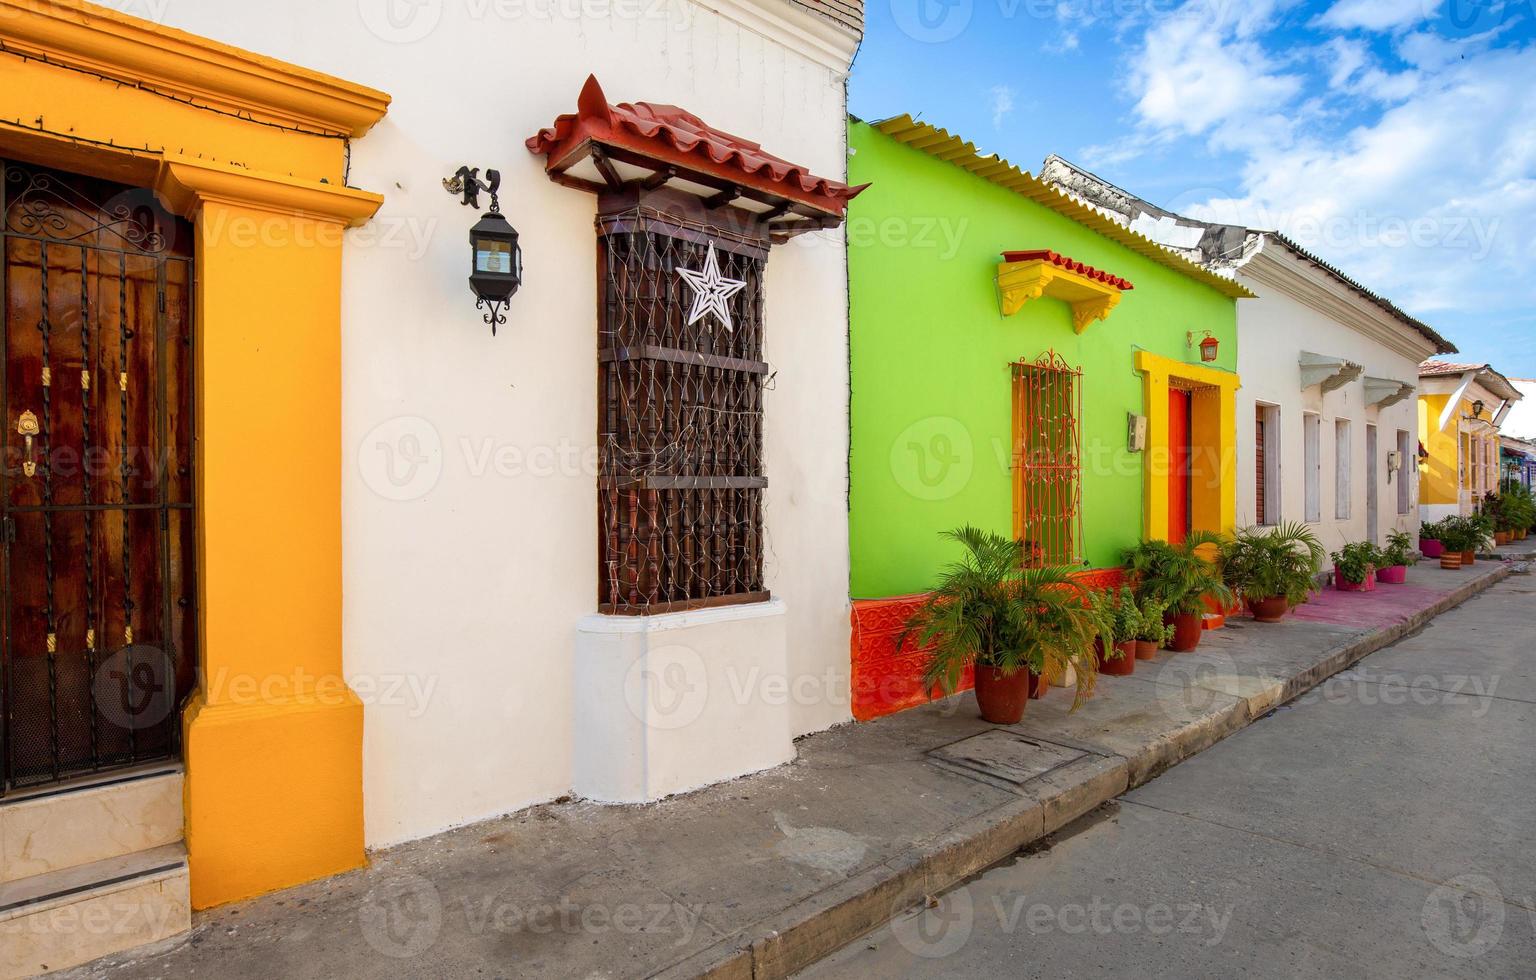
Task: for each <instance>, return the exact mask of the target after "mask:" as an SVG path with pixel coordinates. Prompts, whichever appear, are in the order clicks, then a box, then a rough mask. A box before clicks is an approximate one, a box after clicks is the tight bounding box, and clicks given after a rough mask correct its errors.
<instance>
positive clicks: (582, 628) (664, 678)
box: [572, 599, 795, 803]
mask: <svg viewBox="0 0 1536 980" xmlns="http://www.w3.org/2000/svg"><path fill="white" fill-rule="evenodd" d="M784 621H785V606H784V603H783V602H782V601H781V600H778V599H774V600H770V601H768V602H761V603H752V604H750V605H742V606H720V607H717V608H713V609H700V610H695V611H692V612H679V613H665V614H662V615H659V616H602V615H594V616H586V617H584V618H582V619H581V620H580V621H579V622H578V623H577V624H576V659H575V678H574V679H575V710H574V715H575V723H574V727H575V731H574V732H573V741H574V752H573V758H572V788H573V789H574V790H575V792H576V794H577V795H578V796H582V797H585V798H586V799H589V800H594V801H597V802H600V803H648V802H652V801H654V800H659V799H662V798H663V797H667V796H671V795H673V794H676V793H683V792H687V791H688V790H693V789H698V788H700V787H703V786H708V785H710V784H711V783H717V782H720V781H722V780H726V779H733V778H735V777H737V776H743V775H746V774H747V773H753V772H760V771H762V770H764V769H771V768H773V767H774V766H778V765H783V764H784V763H786V762H790V761H792V760H793V759H794V757H795V747H794V741H793V739H792V738H791V737H790V708H791V705H792V701H791V696H792V695H791V690H790V687H791V686H790V685H789V683H788V681H789V678H788V643H787V640H786V638H785V637H786V634H785V628H784Z"/></svg>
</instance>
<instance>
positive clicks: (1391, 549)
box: [1376, 531, 1418, 585]
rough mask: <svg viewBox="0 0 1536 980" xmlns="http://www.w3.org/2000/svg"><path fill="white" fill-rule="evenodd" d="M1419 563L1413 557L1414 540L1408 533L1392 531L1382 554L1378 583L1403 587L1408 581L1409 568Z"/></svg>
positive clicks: (1377, 571) (1378, 570)
mask: <svg viewBox="0 0 1536 980" xmlns="http://www.w3.org/2000/svg"><path fill="white" fill-rule="evenodd" d="M1416 561H1418V559H1417V558H1415V557H1414V555H1413V539H1412V538H1410V537H1409V536H1408V532H1407V531H1392V532H1391V533H1389V534H1388V535H1387V546H1386V547H1385V548H1384V549H1382V552H1381V567H1380V568H1378V569H1377V570H1376V581H1378V582H1380V583H1381V584H1382V585H1402V584H1404V583H1405V582H1407V581H1408V566H1409V565H1412V564H1414V563H1415V562H1416Z"/></svg>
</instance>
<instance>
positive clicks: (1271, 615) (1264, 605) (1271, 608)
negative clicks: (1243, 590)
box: [1248, 595, 1291, 623]
mask: <svg viewBox="0 0 1536 980" xmlns="http://www.w3.org/2000/svg"><path fill="white" fill-rule="evenodd" d="M1290 610H1291V603H1290V600H1288V599H1286V597H1285V596H1283V595H1272V596H1270V597H1269V598H1267V599H1249V600H1248V611H1249V612H1250V613H1252V614H1253V618H1254V619H1255V620H1257V621H1258V622H1261V623H1278V622H1280V620H1281V619H1283V618H1285V614H1286V613H1288V612H1290Z"/></svg>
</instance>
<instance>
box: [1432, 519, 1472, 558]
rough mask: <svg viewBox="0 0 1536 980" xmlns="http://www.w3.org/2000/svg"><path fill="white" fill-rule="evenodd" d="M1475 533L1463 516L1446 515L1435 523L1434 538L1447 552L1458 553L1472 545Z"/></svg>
mask: <svg viewBox="0 0 1536 980" xmlns="http://www.w3.org/2000/svg"><path fill="white" fill-rule="evenodd" d="M1475 534H1476V532H1474V531H1473V530H1472V529H1471V528H1470V527H1469V526H1468V525H1467V523H1466V518H1463V517H1446V518H1443V519H1442V520H1440V521H1437V522H1436V524H1435V539H1436V540H1438V541H1439V542H1440V543H1441V544H1442V545H1444V546H1445V550H1446V551H1449V552H1454V553H1459V552H1463V551H1466V550H1467V549H1468V548H1471V547H1474V545H1473V543H1472V542H1473V541H1475V540H1476V537H1475Z"/></svg>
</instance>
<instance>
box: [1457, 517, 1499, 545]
mask: <svg viewBox="0 0 1536 980" xmlns="http://www.w3.org/2000/svg"><path fill="white" fill-rule="evenodd" d="M1453 519H1454V518H1453ZM1459 520H1461V521H1463V522H1464V523H1465V526H1466V530H1467V538H1468V540H1469V543H1468V544H1467V546H1466V547H1465V548H1462V549H1461V550H1462V551H1483V550H1484V549H1487V548H1491V547H1493V530H1494V526H1493V518H1492V517H1489V516H1488V515H1487V514H1473V515H1471V516H1470V517H1462V518H1459Z"/></svg>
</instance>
